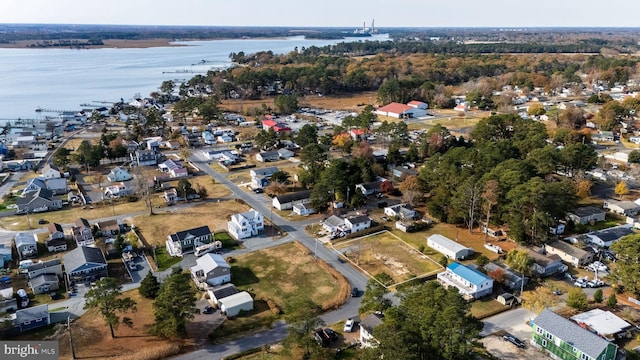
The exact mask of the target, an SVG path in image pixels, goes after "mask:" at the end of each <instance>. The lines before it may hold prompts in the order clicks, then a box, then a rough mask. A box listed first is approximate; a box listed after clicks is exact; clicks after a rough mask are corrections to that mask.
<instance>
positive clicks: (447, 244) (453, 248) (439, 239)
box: [427, 234, 474, 260]
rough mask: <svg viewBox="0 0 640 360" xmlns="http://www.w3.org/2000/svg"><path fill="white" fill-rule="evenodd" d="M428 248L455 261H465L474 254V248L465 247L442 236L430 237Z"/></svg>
mask: <svg viewBox="0 0 640 360" xmlns="http://www.w3.org/2000/svg"><path fill="white" fill-rule="evenodd" d="M427 246H429V247H430V248H432V249H434V250H436V251H437V252H439V253H441V254H442V255H444V256H446V257H448V258H450V259H453V260H459V259H464V258H466V257H468V256H470V255H472V254H473V252H474V251H473V249H472V248H468V247H465V246H463V245H461V244H459V243H457V242H455V241H453V240H451V239H449V238H447V237H445V236H442V235H440V234H433V235H431V236H429V237H428V238H427Z"/></svg>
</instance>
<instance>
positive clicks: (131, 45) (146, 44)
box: [0, 37, 283, 50]
mask: <svg viewBox="0 0 640 360" xmlns="http://www.w3.org/2000/svg"><path fill="white" fill-rule="evenodd" d="M255 39H264V40H269V39H283V38H282V37H270V38H267V37H265V38H243V39H242V40H255ZM217 40H232V39H230V38H216V39H166V38H158V39H144V40H126V39H108V40H103V43H104V44H103V45H82V46H46V47H30V45H35V44H38V43H41V42H42V40H20V41H16V42H12V43H0V49H75V50H92V49H147V48H154V47H174V46H192V45H188V44H178V43H177V42H189V41H217ZM78 41H86V40H80V39H78Z"/></svg>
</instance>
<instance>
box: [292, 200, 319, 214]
mask: <svg viewBox="0 0 640 360" xmlns="http://www.w3.org/2000/svg"><path fill="white" fill-rule="evenodd" d="M309 202H310V200H306V201H296V202H294V203H293V213H294V214H296V215H300V216H307V215H311V214H313V213H315V212H316V211H315V210H314V209H313V208H312V207H311V206H309Z"/></svg>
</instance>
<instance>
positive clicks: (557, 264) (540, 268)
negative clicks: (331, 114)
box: [527, 249, 566, 277]
mask: <svg viewBox="0 0 640 360" xmlns="http://www.w3.org/2000/svg"><path fill="white" fill-rule="evenodd" d="M527 254H528V255H529V257H530V258H532V259H533V265H532V266H531V270H532V271H533V273H534V274H535V275H537V276H540V277H545V276H551V275H553V274H555V273H557V272H562V271H564V270H565V269H566V265H564V264H563V263H562V259H561V258H560V256H558V255H555V254H547V255H544V254H540V253H538V252H535V251H533V250H530V249H527Z"/></svg>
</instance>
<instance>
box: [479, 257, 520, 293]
mask: <svg viewBox="0 0 640 360" xmlns="http://www.w3.org/2000/svg"><path fill="white" fill-rule="evenodd" d="M483 268H484V270H485V271H486V272H487V274H490V273H491V272H494V271H502V272H503V274H504V279H503V281H502V283H503V284H504V286H506V287H507V288H509V289H511V290H520V289H521V288H522V287H523V286H526V285H527V282H528V280H529V279H528V278H527V277H523V276H522V275H520V274H519V273H517V272H515V271H513V270H511V269H509V268H508V267H505V266H500V265H498V264H495V263H488V264H485V265H484V266H483ZM523 281H524V284H523Z"/></svg>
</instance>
